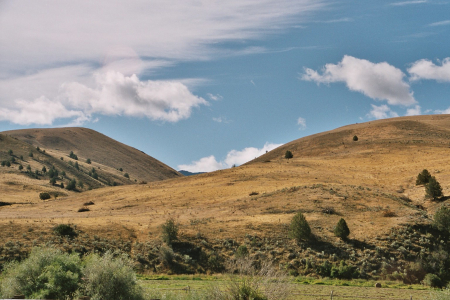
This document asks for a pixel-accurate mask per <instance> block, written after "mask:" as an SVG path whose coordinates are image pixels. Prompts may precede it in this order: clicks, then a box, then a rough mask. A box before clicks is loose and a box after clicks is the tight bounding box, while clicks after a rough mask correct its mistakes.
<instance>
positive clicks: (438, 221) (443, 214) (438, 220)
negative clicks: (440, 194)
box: [433, 205, 450, 234]
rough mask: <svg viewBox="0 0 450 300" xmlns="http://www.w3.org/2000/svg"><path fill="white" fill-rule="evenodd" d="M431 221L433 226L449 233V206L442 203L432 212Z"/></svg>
mask: <svg viewBox="0 0 450 300" xmlns="http://www.w3.org/2000/svg"><path fill="white" fill-rule="evenodd" d="M433 221H434V222H433V225H434V227H436V228H437V229H439V230H440V231H444V232H446V233H448V234H450V208H448V207H446V206H443V205H442V206H441V207H440V208H439V209H438V210H437V212H436V213H435V214H434V220H433Z"/></svg>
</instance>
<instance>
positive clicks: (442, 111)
mask: <svg viewBox="0 0 450 300" xmlns="http://www.w3.org/2000/svg"><path fill="white" fill-rule="evenodd" d="M434 112H435V113H436V114H450V107H449V108H447V109H445V110H435V111H434Z"/></svg>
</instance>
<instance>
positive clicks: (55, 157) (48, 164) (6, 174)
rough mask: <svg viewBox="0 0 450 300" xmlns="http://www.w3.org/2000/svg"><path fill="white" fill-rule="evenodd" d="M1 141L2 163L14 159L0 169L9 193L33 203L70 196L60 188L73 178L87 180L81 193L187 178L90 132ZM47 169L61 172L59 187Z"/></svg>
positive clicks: (28, 132) (42, 132) (22, 134)
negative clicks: (45, 196) (41, 194)
mask: <svg viewBox="0 0 450 300" xmlns="http://www.w3.org/2000/svg"><path fill="white" fill-rule="evenodd" d="M0 139H1V141H0V161H10V160H12V161H13V163H12V164H11V166H10V167H7V168H5V167H3V168H0V176H2V178H3V179H4V182H7V183H8V184H7V186H9V190H11V189H13V187H16V188H17V189H18V190H20V192H19V191H15V192H14V195H9V196H14V197H15V198H19V197H20V196H24V195H25V194H26V195H27V196H26V197H24V198H27V199H29V196H30V197H31V195H32V194H33V193H34V194H36V192H37V191H44V190H48V191H49V192H52V193H53V194H54V195H67V194H68V193H70V192H69V191H67V190H66V189H62V188H60V184H61V183H62V184H63V185H65V186H67V184H68V183H69V182H70V180H71V179H75V180H76V181H77V182H78V183H79V182H82V183H83V187H78V188H77V190H78V191H85V190H89V189H95V188H99V187H105V186H112V185H128V184H135V183H142V182H151V181H158V180H164V179H168V178H174V177H180V176H183V175H182V174H180V173H178V172H176V171H175V170H173V169H172V168H170V167H169V166H167V165H165V164H163V163H162V162H160V161H158V160H156V159H154V158H153V157H151V156H149V155H147V154H145V153H143V152H141V151H139V150H137V149H135V148H132V147H130V146H127V145H125V144H122V143H120V142H118V141H115V140H113V139H111V138H109V137H107V136H105V135H103V134H101V133H99V132H96V131H94V130H91V129H87V128H52V129H22V130H13V131H5V132H1V133H0ZM10 151H12V155H10V154H9V152H10ZM71 153H72V154H73V155H72V157H70V154H71ZM20 166H22V167H23V169H22V170H19V167H20ZM28 166H30V169H29V170H27V167H28ZM43 168H45V170H47V171H50V169H52V168H54V169H55V170H57V172H58V176H56V177H55V178H56V182H55V184H53V185H52V184H50V183H49V179H50V177H49V175H48V172H47V173H46V172H43V171H42V170H43ZM36 172H37V173H36ZM2 186H3V187H2V189H5V186H4V185H2ZM25 186H26V187H25ZM28 192H30V193H28ZM4 196H5V197H7V196H8V193H4ZM34 197H36V196H34Z"/></svg>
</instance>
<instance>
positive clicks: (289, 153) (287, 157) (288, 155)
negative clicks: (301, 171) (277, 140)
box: [284, 150, 294, 159]
mask: <svg viewBox="0 0 450 300" xmlns="http://www.w3.org/2000/svg"><path fill="white" fill-rule="evenodd" d="M293 157H294V155H293V154H292V152H291V151H289V150H287V151H286V153H285V154H284V158H286V159H291V158H293Z"/></svg>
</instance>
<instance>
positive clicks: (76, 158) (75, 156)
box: [69, 151, 78, 160]
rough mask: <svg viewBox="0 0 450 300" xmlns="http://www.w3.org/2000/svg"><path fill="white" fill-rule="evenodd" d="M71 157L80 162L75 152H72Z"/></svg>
mask: <svg viewBox="0 0 450 300" xmlns="http://www.w3.org/2000/svg"><path fill="white" fill-rule="evenodd" d="M69 157H70V158H72V159H75V160H78V156H77V155H76V154H75V153H73V151H70V154H69Z"/></svg>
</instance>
